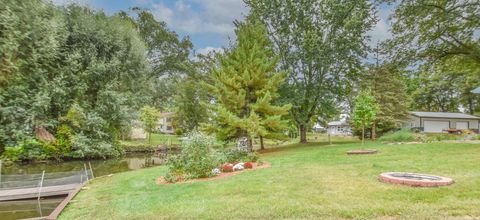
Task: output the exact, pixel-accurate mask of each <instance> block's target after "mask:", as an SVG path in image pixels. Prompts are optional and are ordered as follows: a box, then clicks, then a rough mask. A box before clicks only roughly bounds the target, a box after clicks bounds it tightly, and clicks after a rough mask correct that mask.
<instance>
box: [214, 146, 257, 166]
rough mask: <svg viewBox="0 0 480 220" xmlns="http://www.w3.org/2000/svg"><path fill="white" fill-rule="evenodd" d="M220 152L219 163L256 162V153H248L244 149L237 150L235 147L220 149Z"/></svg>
mask: <svg viewBox="0 0 480 220" xmlns="http://www.w3.org/2000/svg"><path fill="white" fill-rule="evenodd" d="M219 154H221V156H219V157H221V159H220V162H221V163H234V162H257V160H258V155H257V154H256V153H255V152H253V153H248V152H246V151H244V150H237V149H228V150H224V151H220V152H219Z"/></svg>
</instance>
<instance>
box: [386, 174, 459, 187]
mask: <svg viewBox="0 0 480 220" xmlns="http://www.w3.org/2000/svg"><path fill="white" fill-rule="evenodd" d="M392 174H402V175H418V176H428V177H435V178H438V180H429V179H408V178H402V177H395V176H393V175H392ZM378 179H379V180H380V181H382V182H384V183H393V184H402V185H407V186H416V187H436V186H447V185H451V184H453V183H454V181H453V179H452V178H448V177H443V176H436V175H430V174H421V173H407V172H386V173H382V174H380V175H379V176H378Z"/></svg>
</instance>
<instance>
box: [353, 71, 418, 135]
mask: <svg viewBox="0 0 480 220" xmlns="http://www.w3.org/2000/svg"><path fill="white" fill-rule="evenodd" d="M404 77H405V76H404V73H403V72H402V71H400V70H399V67H398V66H396V65H394V64H391V63H383V64H379V65H372V66H370V67H369V69H368V70H367V71H366V72H365V74H363V80H362V84H363V87H364V88H365V89H369V90H370V91H371V94H372V95H373V96H374V97H375V100H376V102H377V104H378V112H377V114H376V116H375V120H374V121H373V126H372V133H373V134H372V136H375V135H376V134H379V135H382V134H383V133H385V132H388V131H390V130H392V129H395V128H398V127H400V125H401V123H402V122H403V121H405V120H406V119H408V116H409V112H408V107H409V104H410V100H409V98H410V97H409V96H408V95H407V92H406V86H405V83H404V81H403V80H404ZM373 138H374V137H373Z"/></svg>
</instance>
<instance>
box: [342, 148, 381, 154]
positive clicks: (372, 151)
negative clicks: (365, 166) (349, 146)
mask: <svg viewBox="0 0 480 220" xmlns="http://www.w3.org/2000/svg"><path fill="white" fill-rule="evenodd" d="M377 152H378V150H375V149H366V150H349V151H347V154H348V155H356V154H376V153H377Z"/></svg>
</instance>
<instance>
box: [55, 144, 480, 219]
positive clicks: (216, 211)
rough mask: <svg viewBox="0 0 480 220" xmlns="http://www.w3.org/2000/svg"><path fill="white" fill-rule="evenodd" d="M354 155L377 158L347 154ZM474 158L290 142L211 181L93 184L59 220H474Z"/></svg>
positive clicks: (479, 211)
mask: <svg viewBox="0 0 480 220" xmlns="http://www.w3.org/2000/svg"><path fill="white" fill-rule="evenodd" d="M359 148H376V149H378V150H380V153H379V154H377V155H360V156H347V155H346V154H345V151H347V150H351V149H359ZM479 155H480V146H479V145H478V144H458V143H439V142H437V143H429V144H411V145H384V144H381V143H379V142H376V143H368V144H367V145H366V146H363V147H362V146H360V145H359V144H358V143H349V142H348V141H344V142H342V143H341V144H336V145H333V146H331V145H326V144H322V143H313V144H305V145H298V144H296V145H290V146H285V147H280V148H274V149H270V150H269V151H267V152H266V153H264V154H262V155H261V158H262V159H263V160H267V161H269V162H271V164H272V167H271V168H268V169H262V170H255V171H249V172H244V173H241V174H238V175H235V176H233V177H229V178H225V179H218V180H214V181H208V182H198V183H189V184H176V185H155V183H154V181H155V178H157V177H158V176H161V175H163V174H164V172H165V168H164V167H154V168H147V169H143V170H138V171H131V172H125V173H121V174H115V175H114V176H112V177H104V178H99V179H96V180H94V181H92V182H91V183H90V184H89V185H88V189H86V190H82V192H80V194H79V195H77V196H76V197H75V199H74V201H72V203H71V204H70V205H69V206H68V207H67V208H66V210H64V212H63V213H62V215H61V219H277V218H288V219H292V218H294V219H372V218H373V219H450V218H462V219H464V218H467V219H468V218H470V219H478V218H480V208H479V207H480V162H479V159H478V158H479ZM387 171H408V172H421V173H430V174H437V175H442V176H448V177H452V178H454V180H455V181H456V183H455V184H454V185H451V186H447V187H439V188H412V187H407V186H401V185H392V184H385V183H381V182H379V181H378V180H377V178H378V175H379V174H380V173H382V172H387Z"/></svg>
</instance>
